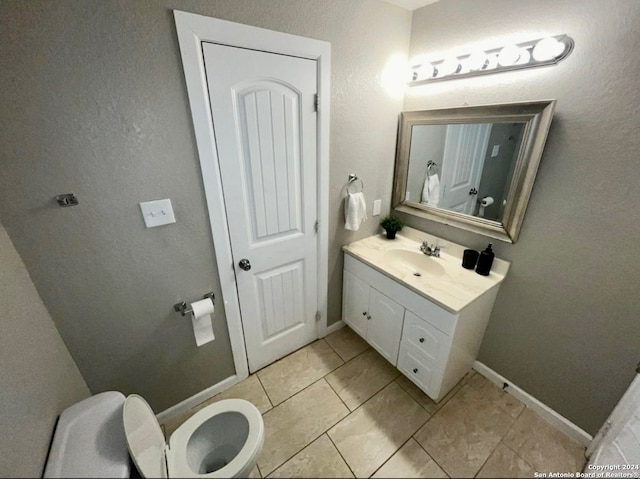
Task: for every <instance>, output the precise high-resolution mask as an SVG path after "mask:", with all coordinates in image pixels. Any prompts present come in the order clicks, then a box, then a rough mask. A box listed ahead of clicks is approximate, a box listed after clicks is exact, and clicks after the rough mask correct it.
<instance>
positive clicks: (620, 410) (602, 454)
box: [585, 365, 640, 477]
mask: <svg viewBox="0 0 640 479" xmlns="http://www.w3.org/2000/svg"><path fill="white" fill-rule="evenodd" d="M638 370H639V371H640V365H639V366H638ZM587 455H588V456H589V462H588V463H587V467H586V468H585V471H586V472H602V471H603V470H604V471H607V470H608V469H602V468H599V467H598V466H608V465H614V466H618V469H617V470H612V471H610V472H613V473H627V474H634V475H632V476H629V477H640V470H639V469H638V468H639V467H640V374H638V375H636V377H635V379H634V380H633V382H632V383H631V386H629V389H627V392H626V393H625V394H624V395H623V396H622V399H620V402H619V403H618V404H617V405H616V407H615V409H614V410H613V412H612V413H611V416H609V419H607V421H606V422H605V424H604V426H603V427H602V429H601V430H600V432H599V433H598V434H597V435H596V437H595V438H594V439H593V442H592V444H591V446H589V448H588V449H587Z"/></svg>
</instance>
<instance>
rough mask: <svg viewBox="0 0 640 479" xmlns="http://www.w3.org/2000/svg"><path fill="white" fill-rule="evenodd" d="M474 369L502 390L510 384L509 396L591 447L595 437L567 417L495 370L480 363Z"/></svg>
mask: <svg viewBox="0 0 640 479" xmlns="http://www.w3.org/2000/svg"><path fill="white" fill-rule="evenodd" d="M473 369H475V370H476V371H477V372H478V373H480V374H482V375H483V376H484V377H485V378H487V379H488V380H489V381H491V382H492V383H494V384H496V385H497V386H499V387H500V388H502V386H503V385H504V384H505V383H506V384H508V387H507V388H506V389H505V390H506V391H507V392H508V393H509V394H511V395H512V396H513V397H515V398H516V399H519V400H520V401H522V402H523V403H524V404H525V406H527V407H528V408H531V409H532V410H533V411H534V412H535V413H536V414H538V416H540V417H541V418H542V419H544V420H545V421H546V422H548V423H549V424H551V425H552V426H554V427H555V428H557V429H559V430H560V431H562V432H563V433H565V434H566V435H567V436H569V437H570V438H571V439H574V440H575V441H577V442H579V443H580V444H582V445H583V446H585V447H587V446H589V444H590V443H591V440H592V439H593V437H591V435H590V434H588V433H587V432H585V431H583V430H582V429H581V428H579V427H578V426H576V425H575V424H574V423H572V422H571V421H569V420H568V419H567V418H566V417H564V416H561V415H560V414H558V413H557V412H556V411H554V410H553V409H551V408H550V407H549V406H547V405H546V404H544V403H542V402H540V401H539V400H537V399H536V398H534V397H533V396H532V395H531V394H529V393H528V392H526V391H524V390H522V389H520V388H519V387H518V386H516V385H515V384H513V383H512V382H511V381H509V380H508V379H506V378H504V377H503V376H500V375H499V374H498V373H497V372H495V371H494V370H493V369H491V368H489V367H488V366H485V365H484V364H482V363H481V362H479V361H476V362H475V363H474V364H473Z"/></svg>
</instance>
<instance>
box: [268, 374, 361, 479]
mask: <svg viewBox="0 0 640 479" xmlns="http://www.w3.org/2000/svg"><path fill="white" fill-rule="evenodd" d="M319 381H324V382H325V383H326V384H327V385H329V383H328V382H327V381H326V380H325V379H324V377H322V378H320V379H318V380H317V381H314V382H313V383H311V384H309V385H308V386H307V387H306V388H304V389H302V390H301V391H298V392H297V393H296V394H294V395H293V396H291V397H290V398H287V399H286V400H285V401H282V402H281V403H280V404H284V403H285V402H286V401H288V400H289V399H291V398H292V397H294V396H296V395H298V394H300V393H301V392H302V391H304V390H306V389H309V388H310V387H311V386H313V385H314V384H316V383H318V382H319ZM329 387H330V388H331V385H329ZM331 390H333V388H331ZM336 396H337V394H336ZM338 399H340V396H338ZM280 404H278V406H279V405H280ZM276 407H277V406H275V407H274V408H272V409H270V411H272V410H273V409H275V408H276ZM345 407H346V405H345ZM348 411H349V408H348V407H347V415H346V416H344V417H341V418H340V419H338V420H337V421H336V422H335V423H333V424H331V425H330V426H329V427H328V428H327V429H325V430H324V431H323V432H321V433H320V435H318V436H316V437H314V438H313V439H311V441H309V442H308V443H307V444H305V445H304V446H303V447H302V449H298V450H297V451H296V452H295V453H294V454H293V455H291V456H289V457H287V459H285V460H284V461H283V462H281V463H280V464H278V466H276V468H275V469H273V470H272V471H271V472H269V474H267V475H271V474H273V473H274V472H275V471H276V469H278V468H279V467H281V466H282V465H283V464H285V463H286V462H288V461H290V460H291V459H292V458H293V457H294V456H295V455H296V454H298V453H299V452H300V451H302V450H303V449H305V448H306V447H307V446H308V445H309V444H311V443H312V442H314V441H316V440H317V439H318V438H319V437H320V436H322V435H323V434H326V433H327V432H328V431H329V429H331V428H332V427H333V426H335V425H336V424H338V423H339V422H340V421H342V420H343V419H344V418H345V417H347V416H348V415H349V414H350V413H349V412H348ZM267 412H269V411H267ZM328 436H329V434H327V437H328ZM336 449H337V448H336ZM256 464H257V463H256ZM258 470H260V468H258ZM260 474H261V475H262V471H260Z"/></svg>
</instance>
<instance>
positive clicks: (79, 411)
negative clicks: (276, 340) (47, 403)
mask: <svg viewBox="0 0 640 479" xmlns="http://www.w3.org/2000/svg"><path fill="white" fill-rule="evenodd" d="M263 442H264V423H263V421H262V416H261V415H260V411H258V409H257V408H256V407H255V406H254V405H253V404H251V403H250V402H248V401H244V400H242V399H226V400H222V401H218V402H216V403H213V404H211V405H209V406H207V407H205V408H203V409H201V410H200V411H198V412H197V413H196V414H194V415H193V416H192V417H190V418H189V419H187V421H185V422H184V423H183V424H182V425H181V426H180V427H178V429H176V430H175V431H174V433H173V434H172V435H171V437H170V438H169V441H168V443H165V440H164V435H163V433H162V430H161V429H160V424H159V423H158V420H157V419H156V417H155V414H154V413H153V410H152V409H151V407H150V406H149V404H148V403H147V402H146V401H145V400H144V399H143V398H142V397H140V396H138V395H136V394H132V395H130V396H128V397H127V398H125V397H124V395H122V394H121V393H119V392H116V391H109V392H105V393H100V394H96V395H95V396H92V397H90V398H88V399H85V400H84V401H80V402H79V403H77V404H74V405H73V406H70V407H69V408H67V409H65V410H64V411H63V412H62V414H61V415H60V418H59V420H58V424H57V427H56V429H55V433H54V436H53V440H52V443H51V450H50V452H49V458H48V460H47V464H46V468H45V472H44V477H122V478H125V477H130V476H131V472H132V471H131V461H133V463H134V464H135V466H136V468H137V469H138V472H139V473H140V475H142V476H143V477H247V476H248V475H249V473H250V472H251V470H252V469H253V467H254V466H255V463H256V461H257V458H258V454H259V453H260V450H261V449H262V445H263Z"/></svg>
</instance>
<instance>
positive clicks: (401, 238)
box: [342, 226, 509, 313]
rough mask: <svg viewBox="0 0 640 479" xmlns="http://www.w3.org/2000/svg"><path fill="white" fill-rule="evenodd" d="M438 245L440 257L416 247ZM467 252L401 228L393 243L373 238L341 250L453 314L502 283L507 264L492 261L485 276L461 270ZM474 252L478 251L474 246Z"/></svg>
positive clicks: (413, 230)
mask: <svg viewBox="0 0 640 479" xmlns="http://www.w3.org/2000/svg"><path fill="white" fill-rule="evenodd" d="M423 241H427V242H428V243H429V244H430V245H432V244H438V245H440V246H441V247H442V248H441V251H440V257H435V256H427V255H425V254H424V253H422V251H420V245H421V244H422V242H423ZM465 248H467V247H466V246H462V245H459V244H456V243H453V242H451V241H446V240H443V239H442V238H438V237H436V236H434V235H431V234H428V233H425V232H423V231H418V230H415V229H413V228H410V227H408V226H405V227H404V228H403V229H402V231H400V232H398V234H397V235H396V239H394V240H388V239H386V238H385V237H384V235H375V236H370V237H368V238H364V239H361V240H359V241H355V242H353V243H351V244H348V245H346V246H343V247H342V249H343V251H344V252H345V253H346V254H347V255H349V256H352V257H354V258H356V259H357V260H359V261H361V262H363V263H365V264H366V265H368V266H370V267H372V268H374V269H375V270H377V271H379V272H380V273H383V274H384V275H386V276H387V277H389V278H391V279H393V280H394V281H396V282H398V283H400V284H401V285H402V286H404V287H406V288H409V289H410V290H412V291H414V292H416V293H418V294H419V295H421V296H423V297H425V298H426V299H428V300H430V301H432V302H434V303H436V304H438V305H439V306H442V307H443V308H445V309H446V310H448V311H450V312H453V313H457V312H459V311H461V310H462V309H464V308H465V307H466V306H468V305H469V304H471V303H472V302H473V301H475V300H476V299H478V298H479V297H480V296H482V295H483V294H485V293H488V292H489V291H490V290H494V291H496V290H497V289H494V288H496V287H497V286H498V284H499V283H501V282H502V280H503V279H504V277H505V275H506V274H507V271H508V269H509V263H508V262H507V261H504V260H501V259H498V258H495V260H494V262H493V266H492V268H491V273H490V274H489V276H481V275H479V274H477V273H476V272H475V271H474V270H469V269H464V268H463V267H462V254H463V252H464V250H465ZM476 248H479V247H478V246H476Z"/></svg>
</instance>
